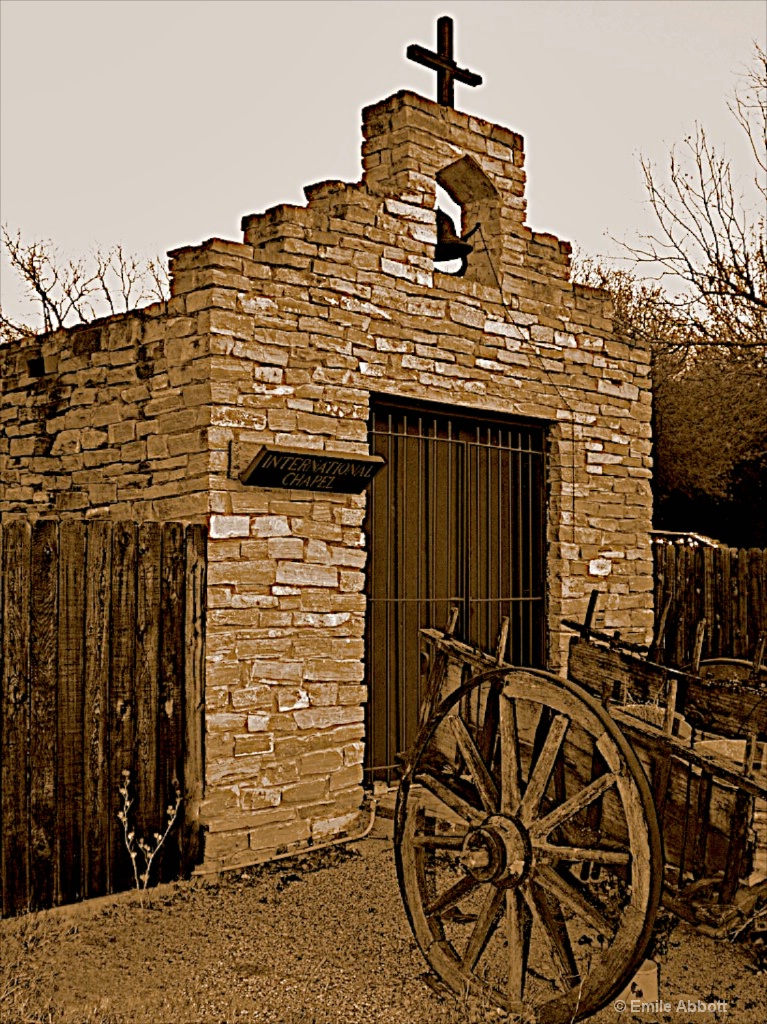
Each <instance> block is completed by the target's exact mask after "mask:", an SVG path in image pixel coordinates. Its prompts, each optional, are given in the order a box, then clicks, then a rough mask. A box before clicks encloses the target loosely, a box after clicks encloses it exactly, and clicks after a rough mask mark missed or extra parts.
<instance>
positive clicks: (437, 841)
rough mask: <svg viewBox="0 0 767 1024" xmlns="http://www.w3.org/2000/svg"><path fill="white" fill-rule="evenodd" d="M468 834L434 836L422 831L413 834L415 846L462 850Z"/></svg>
mask: <svg viewBox="0 0 767 1024" xmlns="http://www.w3.org/2000/svg"><path fill="white" fill-rule="evenodd" d="M465 838H466V836H432V835H428V834H426V833H420V834H418V835H414V836H413V846H423V847H426V849H427V850H460V849H461V847H462V846H463V842H464V839H465Z"/></svg>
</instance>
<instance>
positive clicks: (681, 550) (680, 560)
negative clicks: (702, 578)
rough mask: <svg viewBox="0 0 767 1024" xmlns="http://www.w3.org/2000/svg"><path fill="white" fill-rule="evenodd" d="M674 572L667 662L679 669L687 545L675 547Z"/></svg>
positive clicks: (682, 648) (685, 626) (685, 585)
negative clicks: (671, 635)
mask: <svg viewBox="0 0 767 1024" xmlns="http://www.w3.org/2000/svg"><path fill="white" fill-rule="evenodd" d="M675 549H676V550H675V552H674V555H675V558H676V572H675V573H674V576H675V579H674V594H675V597H676V601H675V605H676V608H675V611H676V614H675V616H674V626H675V630H674V646H673V648H672V650H671V659H670V661H668V662H667V664H669V665H673V666H675V667H676V668H679V667H680V666H681V664H682V662H683V660H684V639H685V632H686V630H687V545H686V544H677V545H675Z"/></svg>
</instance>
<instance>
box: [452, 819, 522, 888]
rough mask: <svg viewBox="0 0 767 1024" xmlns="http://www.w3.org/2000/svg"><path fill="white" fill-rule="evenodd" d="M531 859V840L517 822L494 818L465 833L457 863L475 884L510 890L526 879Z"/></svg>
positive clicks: (515, 820)
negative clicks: (504, 887)
mask: <svg viewBox="0 0 767 1024" xmlns="http://www.w3.org/2000/svg"><path fill="white" fill-rule="evenodd" d="M532 855H533V851H532V845H531V843H530V838H529V836H528V834H527V830H526V829H525V828H524V827H523V826H522V825H521V824H520V822H519V821H517V819H516V818H511V817H505V816H503V815H500V814H494V815H492V817H490V818H488V819H487V820H486V821H484V822H483V823H482V824H481V825H480V826H479V827H478V828H473V829H471V831H470V832H468V833H467V835H466V838H465V839H464V842H463V846H462V847H461V852H460V854H459V857H458V859H459V860H460V862H461V864H462V865H463V867H464V868H465V869H466V871H467V872H468V873H469V874H470V875H471V876H472V878H475V879H476V880H477V881H478V882H492V883H493V884H495V885H502V886H506V887H511V886H515V885H519V884H520V883H521V882H522V881H523V880H524V878H525V877H526V876H527V873H528V871H529V870H530V863H531V861H532Z"/></svg>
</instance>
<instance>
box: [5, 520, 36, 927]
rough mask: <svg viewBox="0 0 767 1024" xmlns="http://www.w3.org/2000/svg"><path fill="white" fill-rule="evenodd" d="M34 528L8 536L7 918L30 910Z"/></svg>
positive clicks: (15, 529)
mask: <svg viewBox="0 0 767 1024" xmlns="http://www.w3.org/2000/svg"><path fill="white" fill-rule="evenodd" d="M30 533H31V531H30V527H29V523H27V522H21V521H12V522H10V523H7V524H6V527H5V529H4V531H3V550H2V569H3V575H2V586H3V607H4V609H5V611H4V622H3V627H4V635H3V650H4V656H3V676H2V694H1V697H2V700H1V701H0V708H1V709H2V713H1V715H0V720H1V721H2V748H1V749H0V757H2V772H1V773H0V774H2V805H3V811H2V813H3V834H2V841H1V842H0V846H1V847H2V886H3V913H4V914H6V915H10V914H15V913H18V912H19V911H22V910H26V909H27V908H28V906H29V899H30V890H29V793H28V789H27V785H28V777H27V771H28V755H29V752H28V743H29V704H30V700H29V683H30V680H29V593H30V546H31V545H30Z"/></svg>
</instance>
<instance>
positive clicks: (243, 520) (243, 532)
mask: <svg viewBox="0 0 767 1024" xmlns="http://www.w3.org/2000/svg"><path fill="white" fill-rule="evenodd" d="M249 535H250V517H249V516H218V515H213V516H211V517H210V522H209V526H208V536H209V537H210V538H211V539H213V540H215V539H218V538H224V537H247V536H249Z"/></svg>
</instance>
